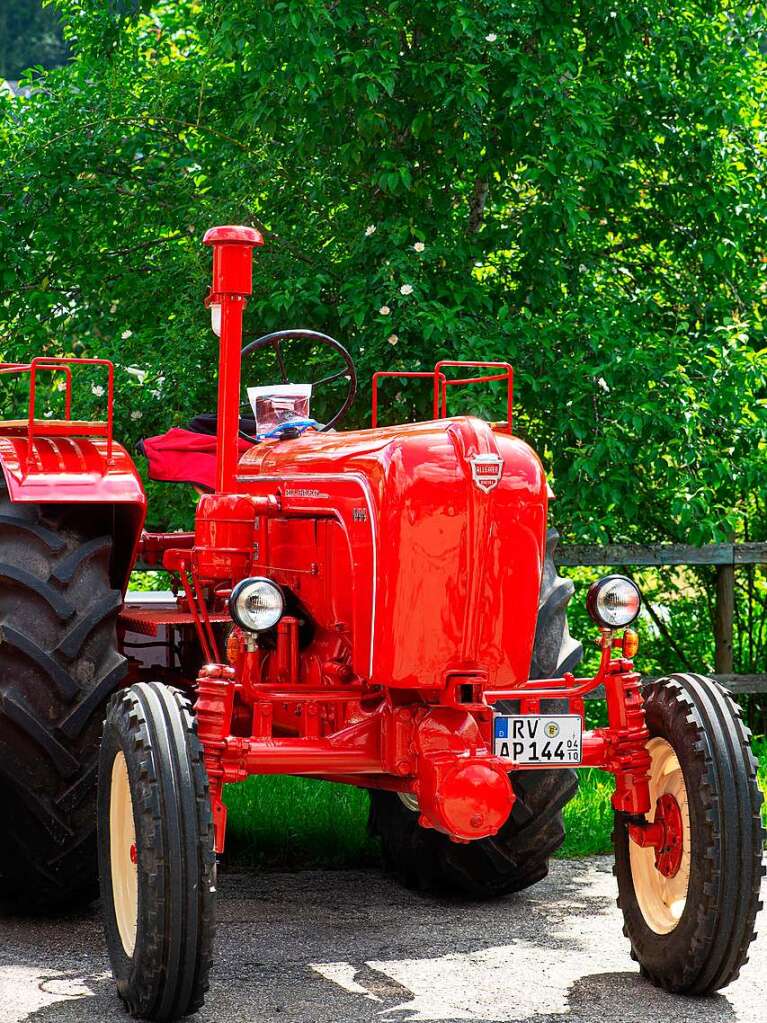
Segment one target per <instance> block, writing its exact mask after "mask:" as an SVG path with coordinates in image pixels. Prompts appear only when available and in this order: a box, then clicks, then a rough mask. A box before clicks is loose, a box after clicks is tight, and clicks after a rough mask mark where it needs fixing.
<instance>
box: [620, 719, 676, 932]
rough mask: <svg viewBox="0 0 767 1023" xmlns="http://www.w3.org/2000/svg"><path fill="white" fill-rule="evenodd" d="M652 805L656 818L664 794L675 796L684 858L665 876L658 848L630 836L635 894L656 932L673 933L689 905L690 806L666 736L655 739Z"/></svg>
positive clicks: (651, 816) (650, 744)
mask: <svg viewBox="0 0 767 1023" xmlns="http://www.w3.org/2000/svg"><path fill="white" fill-rule="evenodd" d="M647 751H648V752H649V754H650V760H651V766H650V806H651V810H650V813H649V815H648V819H649V820H650V821H653V820H654V819H655V808H656V806H657V804H658V800H659V799H660V797H661V796H665V795H671V796H673V797H674V799H676V801H677V804H678V805H679V811H680V813H681V816H682V861H681V864H680V866H679V870H678V871H677V872H676V874H675V875H674V876H673V877H665V876H664V875H663V874H662V873H661V872H660V870H658V868H657V867H656V866H655V849H654V848H652V847H651V846H648V847H645V848H642V846H639V845H637V844H636V842H632V840H631V838H629V840H628V842H629V860H630V863H631V879H632V881H633V883H634V893H635V895H636V899H637V903H638V904H639V908H640V910H641V911H642V916H643V917H644V919H645V923H646V924H647V926H648V927H649V928H650V929H651V930H652V931H654V932H655V933H656V934H669V933H670V932H671V931H673V930H674V928H675V927H676V926H677V925H678V923H679V921H680V920H681V918H682V914H683V913H684V908H685V906H686V905H687V889H688V887H689V884H690V861H691V850H690V808H689V805H688V802H687V788H686V786H685V783H684V776H683V775H682V767H681V765H680V763H679V760H678V758H677V755H676V753H675V752H674V749H673V747H672V746H671V744H670V743H668V742H667V741H666V740H665V739H660V738H656V739H651V740H650V741H649V742H648V744H647Z"/></svg>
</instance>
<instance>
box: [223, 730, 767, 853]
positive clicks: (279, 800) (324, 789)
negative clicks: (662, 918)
mask: <svg viewBox="0 0 767 1023" xmlns="http://www.w3.org/2000/svg"><path fill="white" fill-rule="evenodd" d="M754 748H755V750H756V752H757V754H758V756H759V783H760V785H761V788H762V791H763V792H765V793H767V738H765V737H760V738H759V739H758V740H757V741H756V742H755V743H754ZM579 775H580V787H579V790H578V795H577V796H576V797H575V799H574V800H573V801H572V802H571V803H569V804H568V806H567V807H566V808H565V830H566V833H567V837H566V839H565V844H564V845H563V846H562V849H561V850H560V852H559V853H558V855H559V856H560V857H563V858H575V857H581V856H594V855H597V854H599V853H609V852H610V851H611V849H612V841H611V834H612V827H613V812H612V807H611V805H610V797H611V795H612V792H613V788H614V784H613V779H612V775H609V774H605V773H604V772H602V771H597V770H595V769H594V768H584V769H582V770H581V771H580V772H579ZM225 799H226V803H227V806H228V807H229V827H228V829H227V853H226V861H227V862H228V864H229V865H230V866H232V867H243V868H247V869H254V868H262V869H264V868H266V869H280V870H299V869H305V868H311V867H325V868H340V867H360V866H369V865H372V864H377V863H379V862H380V853H379V849H378V844H377V842H376V841H374V840H373V839H371V838H370V836H369V835H368V833H367V818H368V795H367V792H364V791H363V790H362V789H357V788H354V787H353V786H351V785H334V784H332V783H331V782H326V781H313V780H311V779H308V778H289V777H285V776H282V775H275V776H271V777H254V778H248V780H247V781H245V782H242V783H241V784H239V785H229V786H227V788H226V790H225ZM762 816H763V819H764V821H765V826H767V806H763V807H762Z"/></svg>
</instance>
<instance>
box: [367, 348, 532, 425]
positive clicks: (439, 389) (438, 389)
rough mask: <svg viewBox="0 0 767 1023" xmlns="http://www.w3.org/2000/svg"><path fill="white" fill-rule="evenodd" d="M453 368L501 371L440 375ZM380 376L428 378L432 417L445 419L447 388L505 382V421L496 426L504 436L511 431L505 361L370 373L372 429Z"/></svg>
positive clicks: (448, 362)
mask: <svg viewBox="0 0 767 1023" xmlns="http://www.w3.org/2000/svg"><path fill="white" fill-rule="evenodd" d="M446 367H450V368H457V369H467V368H468V369H499V370H502V371H503V372H501V373H493V374H490V375H485V376H476V377H461V378H459V379H454V380H452V379H450V378H449V377H448V376H447V375H446V374H445V373H443V372H442V370H443V368H446ZM383 377H400V378H403V379H412V378H414V377H416V378H421V379H431V380H433V381H434V401H433V405H432V418H434V419H447V389H448V387H458V386H463V385H465V384H490V383H494V382H495V381H498V380H505V381H506V421H505V423H501V424H499V426H503V427H505V429H506V430H507V431H508V433H512V432H513V407H514V368H513V367H512V365H511V364H510V363H508V362H473V361H469V362H467V361H460V360H453V359H442V360H440V362H438V363H437V364H436V366H435V367H434V369H433V370H431V371H426V370H422V371H419V372H415V371H412V370H411V371H406V370H401V371H400V370H383V369H382V370H378V371H377V372H376V373H374V374H373V381H372V390H373V393H372V405H371V419H370V425H371V426H372V428H373V429H375V428H376V427H377V426H378V381H379V380H380V379H382V378H383Z"/></svg>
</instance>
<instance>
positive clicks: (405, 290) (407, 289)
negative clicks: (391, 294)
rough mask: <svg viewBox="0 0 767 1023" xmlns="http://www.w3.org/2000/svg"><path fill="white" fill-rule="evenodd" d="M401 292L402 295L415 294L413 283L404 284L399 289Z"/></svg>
mask: <svg viewBox="0 0 767 1023" xmlns="http://www.w3.org/2000/svg"><path fill="white" fill-rule="evenodd" d="M399 293H400V295H412V294H413V285H412V284H403V285H402V287H401V288H400V289H399Z"/></svg>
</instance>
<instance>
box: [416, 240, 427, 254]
mask: <svg viewBox="0 0 767 1023" xmlns="http://www.w3.org/2000/svg"><path fill="white" fill-rule="evenodd" d="M413 248H414V249H415V251H416V252H423V250H424V249H425V248H426V246H425V245H424V243H423V242H416V243H415V245H414V246H413Z"/></svg>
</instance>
